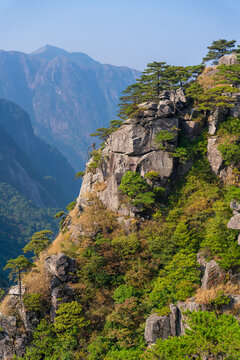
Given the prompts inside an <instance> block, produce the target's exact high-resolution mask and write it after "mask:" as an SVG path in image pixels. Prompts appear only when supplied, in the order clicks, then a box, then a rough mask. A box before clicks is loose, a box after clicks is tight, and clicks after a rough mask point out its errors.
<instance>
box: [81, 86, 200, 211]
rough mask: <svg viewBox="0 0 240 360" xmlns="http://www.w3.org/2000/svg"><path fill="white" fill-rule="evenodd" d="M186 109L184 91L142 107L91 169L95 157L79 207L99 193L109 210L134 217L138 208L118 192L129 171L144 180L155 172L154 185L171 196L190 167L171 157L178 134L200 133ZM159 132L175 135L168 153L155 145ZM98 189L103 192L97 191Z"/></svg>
mask: <svg viewBox="0 0 240 360" xmlns="http://www.w3.org/2000/svg"><path fill="white" fill-rule="evenodd" d="M173 99H174V100H173ZM174 102H175V103H174ZM187 108H188V102H187V99H186V97H185V95H184V92H183V90H181V89H179V90H177V91H176V92H175V91H170V92H168V91H164V92H162V93H161V94H160V101H159V103H152V102H148V103H143V104H140V105H139V114H138V116H137V117H136V118H133V119H128V120H126V121H124V122H123V125H122V126H121V127H120V129H119V130H117V131H116V132H114V133H113V134H112V135H110V136H109V138H108V140H107V142H106V144H105V147H104V149H103V150H102V152H101V159H100V160H99V166H97V167H96V168H95V169H93V170H90V169H89V167H91V163H92V162H93V161H94V158H92V159H90V161H89V163H88V164H87V166H86V173H85V176H84V178H83V184H82V187H81V191H80V195H79V197H78V200H77V203H78V205H79V206H80V207H82V208H84V206H85V205H86V204H87V203H88V201H87V199H88V197H89V194H92V193H94V194H95V193H96V194H97V196H98V197H99V199H100V200H101V201H102V202H103V204H104V205H106V207H107V208H109V209H111V210H113V211H115V212H117V213H119V214H121V215H124V216H132V215H133V216H134V213H137V212H138V209H137V208H136V207H133V206H130V207H129V204H124V199H123V194H121V192H120V191H119V185H120V183H121V179H122V177H123V175H124V174H125V173H126V172H127V171H129V170H131V171H133V172H138V173H139V174H140V175H141V176H142V177H144V176H145V175H146V174H147V173H148V172H151V171H153V172H156V173H157V174H159V178H158V181H157V182H156V183H155V186H161V187H163V188H164V189H165V190H166V194H168V193H169V191H171V189H172V188H173V187H174V184H176V183H177V181H178V179H179V177H180V176H181V175H183V174H184V173H185V172H186V171H187V170H188V168H189V164H188V163H187V164H185V165H184V166H183V164H182V163H180V162H179V161H178V160H177V159H174V158H173V157H172V156H171V152H173V151H174V150H175V149H176V147H177V145H178V138H179V133H180V131H184V132H185V131H188V132H189V133H191V135H192V133H193V131H195V133H196V135H197V134H198V132H199V130H197V131H196V128H195V129H194V130H193V129H192V127H193V126H194V122H193V121H191V120H189V116H188V110H187ZM184 117H186V119H187V120H185V118H184ZM190 118H191V116H190ZM200 128H201V127H200ZM200 128H199V129H200ZM158 132H163V133H165V132H167V133H171V134H173V136H172V138H171V140H168V141H166V142H167V145H166V149H165V150H160V149H159V144H157V143H156V140H155V137H156V134H157V133H158ZM99 186H100V187H101V191H97V188H98V187H99Z"/></svg>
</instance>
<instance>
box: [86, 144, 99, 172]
mask: <svg viewBox="0 0 240 360" xmlns="http://www.w3.org/2000/svg"><path fill="white" fill-rule="evenodd" d="M91 156H92V161H91V162H90V164H89V165H88V170H89V171H91V172H94V171H95V169H96V168H98V167H99V166H100V165H101V162H102V152H101V150H100V149H99V150H96V149H94V150H93V151H92V153H91Z"/></svg>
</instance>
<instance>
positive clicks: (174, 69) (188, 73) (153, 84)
mask: <svg viewBox="0 0 240 360" xmlns="http://www.w3.org/2000/svg"><path fill="white" fill-rule="evenodd" d="M202 70H203V66H202V65H196V66H186V67H184V66H170V65H167V64H166V63H165V62H156V61H154V62H153V63H150V64H148V65H147V68H146V70H144V71H143V72H142V75H141V77H140V78H139V79H137V82H136V83H135V84H133V85H130V86H129V87H128V88H127V89H126V90H124V91H123V96H122V97H121V98H120V101H121V102H120V104H119V106H120V111H119V114H118V115H119V116H120V117H121V118H122V119H126V118H128V117H129V116H134V115H135V114H136V113H137V110H138V107H137V105H138V104H140V103H142V102H145V101H157V100H158V96H159V94H160V91H162V90H171V89H172V90H175V89H177V88H179V87H184V88H186V87H187V86H188V85H189V84H190V83H191V81H193V80H195V79H196V78H197V76H198V75H199V74H200V73H201V72H202Z"/></svg>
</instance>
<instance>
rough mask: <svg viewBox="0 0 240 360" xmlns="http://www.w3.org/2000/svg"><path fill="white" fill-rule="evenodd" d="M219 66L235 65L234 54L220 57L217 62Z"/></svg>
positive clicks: (235, 57) (235, 56) (235, 58)
mask: <svg viewBox="0 0 240 360" xmlns="http://www.w3.org/2000/svg"><path fill="white" fill-rule="evenodd" d="M218 64H219V65H234V64H237V55H236V54H230V55H224V56H222V57H220V59H219V60H218Z"/></svg>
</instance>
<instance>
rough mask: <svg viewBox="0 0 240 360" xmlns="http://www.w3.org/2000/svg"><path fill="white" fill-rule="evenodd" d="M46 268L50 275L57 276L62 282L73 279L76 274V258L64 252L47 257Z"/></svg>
mask: <svg viewBox="0 0 240 360" xmlns="http://www.w3.org/2000/svg"><path fill="white" fill-rule="evenodd" d="M45 269H46V272H47V274H48V275H49V276H50V277H57V278H58V279H59V280H60V281H61V282H68V281H72V280H73V279H74V277H75V274H76V265H75V260H74V259H71V258H69V257H68V256H67V255H65V254H63V253H59V254H57V255H52V256H48V257H46V259H45Z"/></svg>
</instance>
